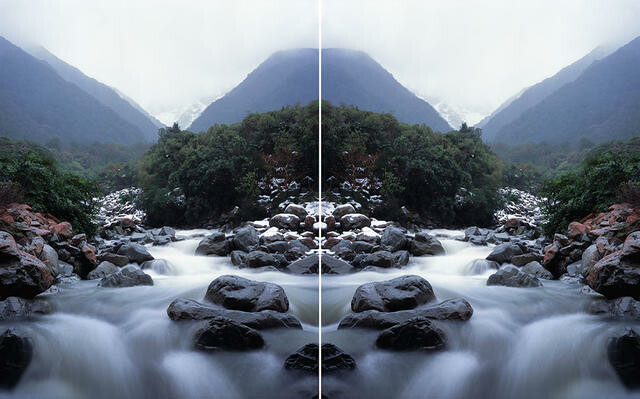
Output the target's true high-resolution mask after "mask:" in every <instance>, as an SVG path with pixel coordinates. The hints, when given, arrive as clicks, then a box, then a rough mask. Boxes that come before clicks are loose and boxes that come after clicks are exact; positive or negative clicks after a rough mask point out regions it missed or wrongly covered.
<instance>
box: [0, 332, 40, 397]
mask: <svg viewBox="0 0 640 399" xmlns="http://www.w3.org/2000/svg"><path fill="white" fill-rule="evenodd" d="M32 357H33V345H32V344H31V340H30V339H29V338H24V337H21V336H19V335H16V333H15V331H14V330H13V329H8V330H6V331H5V332H4V333H3V334H2V335H0V388H2V389H12V388H14V387H15V386H16V385H18V382H20V378H21V377H22V374H24V372H25V370H26V369H27V367H28V366H29V363H31V358H32Z"/></svg>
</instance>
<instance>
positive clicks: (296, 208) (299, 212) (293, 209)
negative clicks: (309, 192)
mask: <svg viewBox="0 0 640 399" xmlns="http://www.w3.org/2000/svg"><path fill="white" fill-rule="evenodd" d="M284 213H291V214H294V215H296V216H297V217H298V218H300V220H304V218H306V217H307V215H308V214H309V213H308V212H307V210H306V209H304V207H303V206H302V205H297V204H289V205H287V207H286V208H284Z"/></svg>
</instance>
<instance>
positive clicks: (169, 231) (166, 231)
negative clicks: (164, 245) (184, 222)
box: [157, 226, 176, 240]
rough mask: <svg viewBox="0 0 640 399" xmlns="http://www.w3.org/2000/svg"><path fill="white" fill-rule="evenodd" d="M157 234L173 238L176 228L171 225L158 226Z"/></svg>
mask: <svg viewBox="0 0 640 399" xmlns="http://www.w3.org/2000/svg"><path fill="white" fill-rule="evenodd" d="M157 235H159V236H165V237H170V238H171V239H172V240H173V239H175V237H176V230H175V229H174V228H173V227H169V226H163V227H161V228H160V231H158V234H157Z"/></svg>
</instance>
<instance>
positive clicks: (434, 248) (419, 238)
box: [409, 231, 444, 256]
mask: <svg viewBox="0 0 640 399" xmlns="http://www.w3.org/2000/svg"><path fill="white" fill-rule="evenodd" d="M409 252H411V254H412V255H414V256H423V255H443V254H444V248H443V247H442V243H441V242H440V241H438V239H436V238H435V237H433V236H431V235H429V234H428V233H426V232H424V231H422V232H419V233H416V234H415V236H414V237H413V239H412V240H411V242H410V244H409Z"/></svg>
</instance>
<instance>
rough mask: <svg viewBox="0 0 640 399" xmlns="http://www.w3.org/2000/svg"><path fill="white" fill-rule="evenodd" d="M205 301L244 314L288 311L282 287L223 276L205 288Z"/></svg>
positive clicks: (287, 302) (287, 300) (286, 299)
mask: <svg viewBox="0 0 640 399" xmlns="http://www.w3.org/2000/svg"><path fill="white" fill-rule="evenodd" d="M205 299H206V300H208V301H210V302H213V303H216V304H218V305H221V306H223V307H225V308H227V309H233V310H242V311H245V312H259V311H261V310H275V311H277V312H286V311H287V310H289V299H288V298H287V295H286V294H285V292H284V289H282V287H280V286H279V285H277V284H273V283H266V282H262V281H253V280H249V279H246V278H242V277H239V276H231V275H225V276H220V277H218V278H217V279H215V280H213V281H212V282H211V284H209V287H208V288H207V293H206V294H205Z"/></svg>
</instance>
